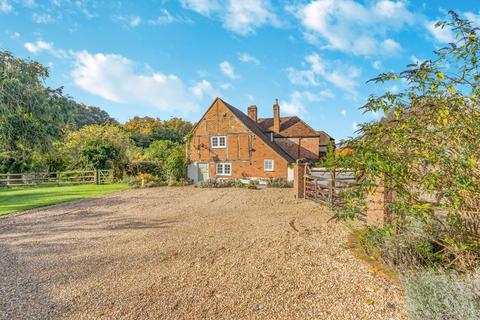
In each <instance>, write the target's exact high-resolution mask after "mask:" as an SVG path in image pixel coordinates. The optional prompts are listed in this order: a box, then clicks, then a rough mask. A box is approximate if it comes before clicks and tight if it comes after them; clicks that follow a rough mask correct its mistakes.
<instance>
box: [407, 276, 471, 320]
mask: <svg viewBox="0 0 480 320" xmlns="http://www.w3.org/2000/svg"><path fill="white" fill-rule="evenodd" d="M402 280H403V283H404V286H405V292H406V302H407V307H408V311H409V313H410V317H411V319H414V320H415V319H419V320H424V319H439V320H441V319H448V320H457V319H458V320H478V319H480V269H477V270H476V271H474V272H473V273H468V274H464V275H461V274H459V273H457V272H434V271H423V272H420V273H418V274H416V275H404V276H403V279H402Z"/></svg>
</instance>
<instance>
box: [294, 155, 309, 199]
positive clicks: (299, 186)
mask: <svg viewBox="0 0 480 320" xmlns="http://www.w3.org/2000/svg"><path fill="white" fill-rule="evenodd" d="M306 167H307V164H306V163H305V162H304V161H302V160H297V163H295V167H294V168H293V192H294V194H295V198H297V199H302V198H305V179H304V176H305V170H306Z"/></svg>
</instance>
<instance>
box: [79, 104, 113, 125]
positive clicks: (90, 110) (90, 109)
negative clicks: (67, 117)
mask: <svg viewBox="0 0 480 320" xmlns="http://www.w3.org/2000/svg"><path fill="white" fill-rule="evenodd" d="M75 113H76V114H75V117H74V127H75V129H77V130H78V129H81V128H83V127H85V126H88V125H92V124H100V125H101V124H118V122H117V121H116V120H115V119H113V118H112V117H110V115H109V114H108V113H107V112H106V111H104V110H102V109H100V108H98V107H94V106H86V105H84V104H83V103H79V104H77V106H76V112H75Z"/></svg>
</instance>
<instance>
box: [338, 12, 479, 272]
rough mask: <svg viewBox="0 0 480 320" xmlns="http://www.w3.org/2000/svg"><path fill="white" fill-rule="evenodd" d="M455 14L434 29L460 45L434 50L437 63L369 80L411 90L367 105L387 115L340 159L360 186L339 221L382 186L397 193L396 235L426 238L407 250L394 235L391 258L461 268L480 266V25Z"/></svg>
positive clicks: (363, 130) (353, 214)
mask: <svg viewBox="0 0 480 320" xmlns="http://www.w3.org/2000/svg"><path fill="white" fill-rule="evenodd" d="M450 15H451V19H450V20H448V21H443V22H439V23H438V24H437V27H439V28H451V29H452V30H453V31H454V32H455V33H456V41H455V42H454V43H451V44H449V45H448V46H447V47H445V48H441V49H439V50H437V51H435V52H434V53H435V59H432V60H426V61H424V62H421V63H417V64H411V65H408V67H407V68H408V69H407V70H405V71H403V72H400V73H396V72H388V73H383V74H381V75H379V76H378V77H376V78H374V79H372V80H371V81H373V82H375V83H378V84H382V85H383V84H384V83H386V82H389V81H393V82H397V81H402V82H403V83H405V84H406V87H405V90H404V91H400V92H398V93H392V92H386V93H385V94H382V95H378V96H376V95H372V96H370V97H369V99H368V102H367V103H366V104H365V106H364V107H363V109H364V111H365V112H371V111H373V112H378V111H383V112H384V114H385V115H386V116H385V118H384V119H382V120H381V121H374V122H370V123H365V124H363V125H361V127H360V130H359V135H358V137H356V138H352V139H350V140H348V141H347V147H348V148H350V149H352V150H354V152H352V153H351V154H350V155H347V156H344V157H339V158H338V159H339V163H338V165H340V166H343V167H348V168H354V169H355V171H356V174H357V176H358V178H359V179H360V181H361V183H360V185H359V186H357V187H356V188H354V189H352V190H350V192H348V193H346V194H345V195H344V196H345V199H346V205H345V206H344V207H343V208H342V210H341V211H340V212H339V217H351V218H352V217H357V216H358V215H359V214H361V212H363V210H364V205H365V201H364V200H365V196H366V194H367V193H369V192H371V190H372V189H375V188H376V187H377V185H378V183H379V182H380V181H382V182H383V183H384V184H385V186H386V187H387V188H388V189H391V190H394V192H395V195H396V196H395V198H394V199H393V200H392V202H391V203H390V204H389V210H390V212H391V217H393V219H394V220H393V221H391V222H393V223H394V226H395V229H394V230H395V231H394V234H397V235H399V237H400V235H403V236H404V235H406V234H408V232H409V231H411V230H412V228H417V229H415V230H417V231H416V232H417V233H416V234H417V236H418V234H421V237H422V238H417V241H418V242H419V243H421V245H418V243H416V244H415V245H413V244H409V245H411V246H410V247H409V245H403V247H399V246H402V244H401V240H400V238H396V239H397V243H398V246H397V247H396V250H392V251H391V255H390V256H389V257H388V260H389V261H391V262H393V263H398V264H400V263H405V261H407V260H408V261H411V259H414V260H417V261H416V263H420V264H422V263H427V261H428V262H429V263H431V262H432V261H435V263H440V264H442V265H450V266H455V267H457V268H458V269H461V270H464V269H468V268H471V267H473V266H474V265H475V264H477V263H478V262H479V261H480V226H479V224H478V221H479V219H480V139H479V137H480V107H479V106H480V104H479V101H480V68H479V65H478V63H479V55H480V53H479V46H480V41H479V38H478V36H479V28H478V27H475V26H474V25H472V23H471V22H469V21H467V20H463V19H461V18H460V17H459V16H458V15H456V14H455V13H454V12H450ZM419 226H420V227H419ZM418 228H420V229H418ZM419 230H420V231H419ZM390 243H395V241H394V242H390ZM420 247H421V248H423V249H422V250H423V252H422V253H421V254H420V253H419V252H418V251H416V250H417V249H418V248H420ZM415 248H417V249H415ZM413 256H415V257H413ZM418 259H419V260H418Z"/></svg>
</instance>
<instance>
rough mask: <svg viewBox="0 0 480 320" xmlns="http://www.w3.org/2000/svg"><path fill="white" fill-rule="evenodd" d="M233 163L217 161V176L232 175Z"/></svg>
mask: <svg viewBox="0 0 480 320" xmlns="http://www.w3.org/2000/svg"><path fill="white" fill-rule="evenodd" d="M231 175H232V164H231V163H217V176H231Z"/></svg>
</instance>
